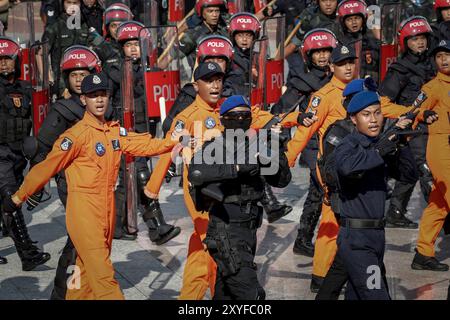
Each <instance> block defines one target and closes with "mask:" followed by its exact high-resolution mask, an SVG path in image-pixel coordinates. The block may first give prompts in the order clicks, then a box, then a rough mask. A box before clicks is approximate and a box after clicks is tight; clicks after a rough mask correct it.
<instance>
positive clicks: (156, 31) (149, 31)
mask: <svg viewBox="0 0 450 320" xmlns="http://www.w3.org/2000/svg"><path fill="white" fill-rule="evenodd" d="M140 45H141V57H142V58H141V59H142V65H143V68H144V83H145V96H146V104H147V116H148V117H149V118H154V117H161V118H162V119H161V120H162V121H163V120H164V119H165V114H167V113H168V112H169V110H170V108H171V107H172V105H173V104H174V102H175V99H176V98H177V96H178V93H179V92H180V83H181V79H180V60H179V50H178V32H177V28H176V27H175V26H160V27H148V28H145V29H142V30H141V33H140ZM161 111H162V113H163V114H161ZM162 121H161V122H162Z"/></svg>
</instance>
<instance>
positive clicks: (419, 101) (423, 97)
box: [413, 91, 427, 108]
mask: <svg viewBox="0 0 450 320" xmlns="http://www.w3.org/2000/svg"><path fill="white" fill-rule="evenodd" d="M425 100H427V95H426V93H425V92H423V91H420V93H419V95H418V96H417V98H416V100H414V103H413V107H414V108H419V107H420V106H421V105H422V103H423V102H424V101H425Z"/></svg>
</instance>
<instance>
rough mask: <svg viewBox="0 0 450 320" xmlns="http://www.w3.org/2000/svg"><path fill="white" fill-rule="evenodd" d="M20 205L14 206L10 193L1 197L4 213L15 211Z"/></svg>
mask: <svg viewBox="0 0 450 320" xmlns="http://www.w3.org/2000/svg"><path fill="white" fill-rule="evenodd" d="M19 208H20V207H18V206H16V204H15V203H14V201H12V198H11V196H10V195H8V196H5V197H3V211H4V212H5V213H13V212H16V211H17V210H18V209H19Z"/></svg>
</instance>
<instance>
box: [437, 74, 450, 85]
mask: <svg viewBox="0 0 450 320" xmlns="http://www.w3.org/2000/svg"><path fill="white" fill-rule="evenodd" d="M436 77H437V78H438V79H439V80H442V81H444V82H449V83H450V75H446V74H443V73H442V72H438V74H437V76H436Z"/></svg>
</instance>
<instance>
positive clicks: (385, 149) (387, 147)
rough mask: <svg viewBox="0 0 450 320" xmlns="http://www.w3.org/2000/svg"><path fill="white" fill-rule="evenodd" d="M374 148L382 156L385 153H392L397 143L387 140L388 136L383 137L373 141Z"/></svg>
mask: <svg viewBox="0 0 450 320" xmlns="http://www.w3.org/2000/svg"><path fill="white" fill-rule="evenodd" d="M374 148H375V150H377V151H378V153H379V154H380V156H381V157H382V158H383V157H385V156H387V155H392V154H394V153H395V152H396V151H397V144H396V143H395V142H393V141H391V140H389V139H388V137H383V138H381V139H380V140H378V141H377V142H376V143H375V145H374Z"/></svg>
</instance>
